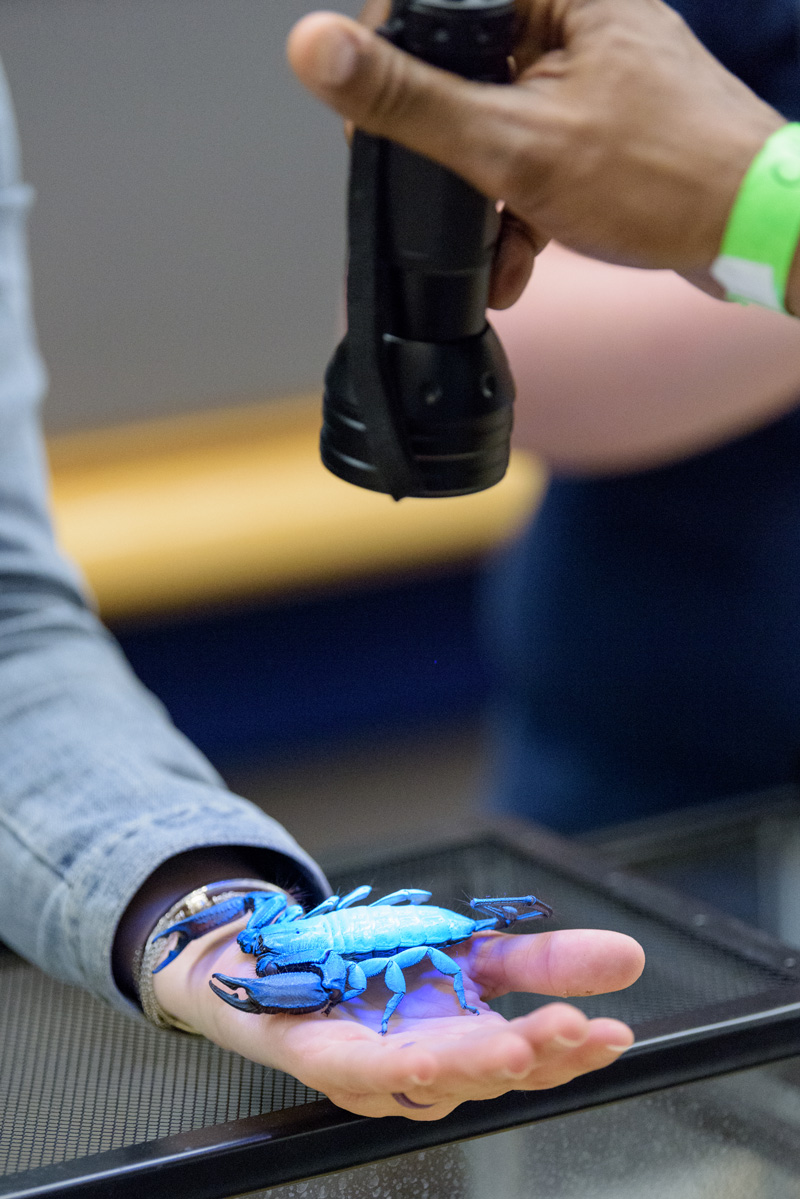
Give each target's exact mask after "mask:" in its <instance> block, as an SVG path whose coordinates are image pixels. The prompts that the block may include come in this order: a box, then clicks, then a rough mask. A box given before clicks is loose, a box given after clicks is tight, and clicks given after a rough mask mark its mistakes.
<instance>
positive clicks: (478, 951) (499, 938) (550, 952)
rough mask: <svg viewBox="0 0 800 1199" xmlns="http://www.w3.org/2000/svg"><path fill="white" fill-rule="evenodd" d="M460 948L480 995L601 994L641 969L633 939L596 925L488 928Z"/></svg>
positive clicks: (626, 984)
mask: <svg viewBox="0 0 800 1199" xmlns="http://www.w3.org/2000/svg"><path fill="white" fill-rule="evenodd" d="M465 952H466V954H467V965H466V969H467V971H468V973H469V975H470V977H471V978H472V980H473V982H474V983H475V985H476V986H477V987H478V988H479V990H480V993H481V995H482V996H483V997H484V998H485V999H491V998H493V997H494V996H496V995H505V994H506V993H507V992H509V991H529V992H536V993H537V994H540V995H565V996H566V995H601V994H605V993H606V992H607V991H620V990H622V989H623V988H624V987H629V986H630V985H631V983H634V982H635V981H636V979H637V978H638V977H639V975H640V974H641V973H642V970H643V969H644V951H643V949H642V947H641V945H639V943H638V942H637V941H634V939H633V938H632V937H628V936H626V935H625V934H624V933H615V932H606V931H604V930H601V929H563V930H559V931H557V932H551V933H537V934H534V935H532V936H524V935H523V936H509V935H508V934H504V933H487V934H484V935H483V936H481V937H473V939H472V941H470V942H469V943H468V944H467V946H466V947H465Z"/></svg>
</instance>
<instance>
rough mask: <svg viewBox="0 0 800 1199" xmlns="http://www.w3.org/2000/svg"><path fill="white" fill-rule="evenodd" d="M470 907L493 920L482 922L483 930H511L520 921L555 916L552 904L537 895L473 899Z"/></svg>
mask: <svg viewBox="0 0 800 1199" xmlns="http://www.w3.org/2000/svg"><path fill="white" fill-rule="evenodd" d="M469 906H470V907H471V908H472V910H473V911H474V912H475V911H477V912H486V913H487V915H488V916H490V917H491V918H492V919H491V920H487V921H484V922H482V927H483V928H510V927H511V925H512V924H516V923H517V921H518V920H541V919H542V918H543V917H547V916H552V915H553V909H552V908H551V907H550V904H549V903H545V902H544V900H542V899H537V898H536V896H535V895H513V896H512V895H508V896H500V897H497V898H492V897H488V898H486V899H471V900H470V903H469Z"/></svg>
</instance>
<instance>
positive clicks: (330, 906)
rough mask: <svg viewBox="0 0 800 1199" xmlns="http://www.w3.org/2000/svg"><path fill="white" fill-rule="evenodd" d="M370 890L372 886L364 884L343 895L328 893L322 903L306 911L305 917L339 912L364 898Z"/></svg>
mask: <svg viewBox="0 0 800 1199" xmlns="http://www.w3.org/2000/svg"><path fill="white" fill-rule="evenodd" d="M371 891H372V887H367V886H364V887H356V889H355V891H350V892H349V893H348V894H347V895H345V896H343V897H340V896H339V895H329V896H328V898H327V899H323V901H322V903H318V904H317V906H316V907H315V908H312V909H311V911H310V912H306V915H305V918H306V920H308V918H309V917H310V916H326V915H327V914H328V912H339V911H341V909H342V908H349V907H352V905H353V904H354V903H358V901H359V900H360V899H366V898H367V896H368V895H369V893H370V892H371Z"/></svg>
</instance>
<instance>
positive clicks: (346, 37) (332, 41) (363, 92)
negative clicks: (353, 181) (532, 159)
mask: <svg viewBox="0 0 800 1199" xmlns="http://www.w3.org/2000/svg"><path fill="white" fill-rule="evenodd" d="M287 51H288V56H289V62H290V64H291V66H292V68H293V70H294V72H295V74H296V75H297V77H298V79H299V80H300V81H301V83H303V84H305V86H306V87H307V88H308V89H309V91H311V92H313V93H314V94H315V95H316V96H318V97H319V98H320V99H321V100H323V101H324V102H325V103H326V104H328V105H329V106H330V107H331V108H333V109H334V110H335V111H336V112H338V113H340V114H341V116H343V117H346V118H348V119H349V120H351V121H353V123H354V124H355V125H356V126H358V128H359V129H363V130H364V131H365V132H366V133H371V134H374V135H376V136H379V137H387V138H390V139H391V140H392V141H396V142H400V143H401V144H402V145H404V146H406V147H408V149H410V150H414V151H416V152H417V153H418V154H424V155H425V156H426V157H428V158H432V159H434V161H436V162H439V163H440V164H441V165H443V166H446V167H449V168H450V169H451V170H453V171H456V172H457V173H458V174H460V175H462V176H463V177H464V178H465V179H467V180H468V181H469V182H470V183H472V184H473V186H474V187H476V188H478V189H479V190H480V191H482V192H484V194H485V195H488V196H491V197H493V198H497V197H499V196H502V195H503V188H502V183H503V176H504V174H505V173H506V172H505V169H504V168H505V162H504V159H505V158H506V157H507V156H506V155H504V153H503V147H504V145H505V143H506V142H507V141H508V132H507V131H505V130H507V128H508V118H507V114H508V112H509V110H510V109H516V108H517V104H515V102H514V101H515V100H516V97H515V96H514V95H513V93H515V92H516V91H517V89H516V88H513V87H501V86H493V85H489V84H477V83H471V82H469V81H468V80H465V79H462V78H460V77H459V76H457V75H451V74H450V73H449V72H446V71H442V70H439V69H438V68H436V67H431V66H429V65H428V64H426V63H423V62H421V61H420V60H419V59H417V58H414V57H413V56H412V55H409V54H406V53H404V52H403V51H402V50H398V49H397V47H395V46H392V45H390V43H389V42H387V41H386V39H385V38H382V37H379V36H378V35H376V34H374V33H372V32H371V31H370V30H368V29H365V28H364V27H363V26H362V25H359V24H357V23H356V22H355V21H350V20H348V19H347V18H346V17H342V16H339V15H338V14H335V13H322V12H319V13H312V14H311V15H310V16H308V17H304V18H303V19H302V20H301V21H299V22H298V24H297V25H295V27H294V29H293V30H292V32H291V34H290V35H289V42H288V47H287ZM504 127H505V129H504ZM504 131H505V136H504Z"/></svg>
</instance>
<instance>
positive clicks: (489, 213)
mask: <svg viewBox="0 0 800 1199" xmlns="http://www.w3.org/2000/svg"><path fill="white" fill-rule="evenodd" d="M514 23H515V15H514V5H513V0H394V3H393V5H392V10H391V14H390V17H389V20H388V22H387V24H386V25H385V26H384V27H383V28H382V29H381V30H380V31H379V32H380V33H382V35H383V36H384V37H386V38H387V39H388V40H389V41H391V42H392V43H394V45H396V46H399V47H400V48H401V49H403V50H405V51H407V52H408V53H409V54H413V55H415V56H416V57H418V58H421V59H424V60H425V61H426V62H428V63H431V64H433V65H434V66H437V67H441V68H443V69H445V70H448V71H452V72H453V73H455V74H458V75H462V76H464V77H466V78H468V79H473V80H479V81H482V82H486V83H507V82H509V78H510V69H509V56H510V55H511V52H512V46H513V36H514ZM431 120H432V121H435V120H436V113H435V112H431ZM499 230H500V216H499V215H498V212H497V206H496V205H495V204H494V203H493V202H492V201H491V200H487V198H486V197H485V196H482V195H481V194H480V193H479V192H477V191H475V189H474V188H472V187H470V186H469V184H467V183H465V182H464V180H463V179H461V178H460V177H459V176H457V175H455V174H453V173H452V172H451V171H448V170H446V169H445V168H444V167H440V166H438V165H437V164H436V163H433V162H431V161H430V159H427V158H423V157H421V156H420V155H418V154H413V153H411V152H410V151H409V150H406V149H404V148H403V147H402V146H398V145H396V144H395V143H393V142H389V141H386V140H384V139H382V138H374V137H371V136H368V135H367V134H364V133H361V132H356V134H355V136H354V138H353V144H352V149H351V157H350V185H349V199H348V239H349V260H348V274H347V333H346V335H345V337H344V339H343V340H342V342H341V343H340V345H339V347H338V348H337V350H336V352H335V354H334V356H333V359H332V360H331V363H330V365H329V367H328V370H327V372H326V375H325V396H324V401H323V427H322V435H321V438H320V448H321V453H322V461H323V462H324V463H325V465H326V466H327V467H328V469H329V470H331V471H333V473H334V474H335V475H338V476H339V478H341V479H345V480H346V481H347V482H349V483H355V484H356V485H357V486H359V487H367V488H370V489H371V490H373V491H384V492H388V493H389V495H392V496H394V498H395V499H396V500H399V499H402V497H403V496H452V495H466V494H468V493H470V492H474V491H482V490H484V489H485V488H487V487H491V486H493V484H495V483H497V482H499V480H500V479H502V477H503V475H504V474H505V471H506V467H507V465H508V456H509V443H510V437H511V424H512V403H513V399H514V383H513V380H512V378H511V372H510V370H509V367H508V362H507V359H506V356H505V352H504V350H503V347H502V346H501V344H500V341H499V340H498V338H497V335H496V334H495V332H494V330H493V329H492V328H491V326H490V325H489V324H488V323H487V321H486V305H487V299H488V294H489V279H490V273H491V267H492V260H493V256H494V250H495V245H496V242H497V237H498V233H499Z"/></svg>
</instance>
